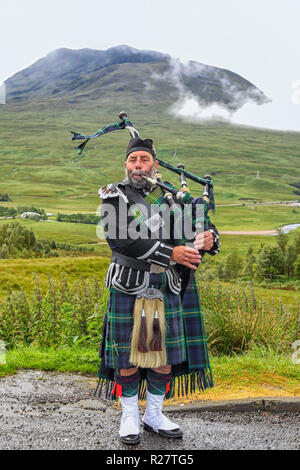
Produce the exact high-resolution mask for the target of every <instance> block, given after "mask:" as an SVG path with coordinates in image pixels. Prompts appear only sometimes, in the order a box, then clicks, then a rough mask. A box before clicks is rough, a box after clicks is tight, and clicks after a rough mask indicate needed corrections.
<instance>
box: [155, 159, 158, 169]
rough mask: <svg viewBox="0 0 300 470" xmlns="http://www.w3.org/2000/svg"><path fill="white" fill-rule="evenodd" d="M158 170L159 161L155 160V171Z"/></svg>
mask: <svg viewBox="0 0 300 470" xmlns="http://www.w3.org/2000/svg"><path fill="white" fill-rule="evenodd" d="M157 168H158V161H157V160H155V169H156V170H157Z"/></svg>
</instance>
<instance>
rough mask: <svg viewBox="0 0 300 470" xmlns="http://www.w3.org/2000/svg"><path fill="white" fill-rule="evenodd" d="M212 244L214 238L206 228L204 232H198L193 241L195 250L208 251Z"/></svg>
mask: <svg viewBox="0 0 300 470" xmlns="http://www.w3.org/2000/svg"><path fill="white" fill-rule="evenodd" d="M213 244H214V238H213V236H212V233H211V232H209V231H208V230H207V231H206V232H202V233H198V234H197V235H196V238H195V241H194V248H195V249H196V250H206V251H209V250H211V249H212V247H213Z"/></svg>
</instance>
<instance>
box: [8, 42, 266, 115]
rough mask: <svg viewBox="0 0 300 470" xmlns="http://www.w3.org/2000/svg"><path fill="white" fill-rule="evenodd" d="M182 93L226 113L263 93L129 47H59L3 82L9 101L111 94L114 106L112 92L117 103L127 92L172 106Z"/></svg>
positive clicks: (215, 72)
mask: <svg viewBox="0 0 300 470" xmlns="http://www.w3.org/2000/svg"><path fill="white" fill-rule="evenodd" d="M182 89H184V90H185V92H186V93H192V94H193V95H194V96H195V97H197V99H199V100H201V102H203V103H204V104H205V103H206V104H211V103H218V104H220V105H221V106H224V107H228V108H230V109H238V107H240V106H241V104H244V103H245V102H246V101H247V100H248V99H252V100H254V101H256V102H258V103H262V102H265V100H266V97H265V95H264V94H263V92H261V91H260V90H258V89H257V88H256V87H255V86H254V85H253V84H252V83H250V82H249V81H247V80H246V79H244V78H243V77H241V76H239V75H237V74H236V73H234V72H231V71H228V70H224V69H219V68H217V67H213V66H209V65H205V64H200V63H198V62H195V61H193V62H189V63H188V64H182V63H181V62H180V61H179V59H177V60H175V59H173V58H171V56H169V55H168V54H164V53H162V52H157V51H151V50H140V49H136V48H134V47H131V46H128V45H127V44H121V45H118V46H113V47H110V48H109V49H107V50H97V49H89V48H85V49H68V48H65V47H63V48H59V49H56V50H54V51H51V52H49V53H48V54H47V55H46V56H45V57H43V58H41V59H39V60H38V61H37V62H35V63H34V64H32V65H31V66H30V67H28V68H26V69H24V70H22V71H21V72H18V73H17V74H15V75H13V76H12V77H11V78H9V79H8V80H6V91H7V103H9V102H13V101H25V100H26V101H27V100H34V99H43V100H44V99H47V98H56V97H59V98H60V99H61V98H63V97H68V96H70V95H72V96H74V95H76V96H77V97H78V98H77V99H80V97H81V95H82V97H84V98H85V99H88V97H89V96H90V97H91V98H92V99H93V100H95V98H96V99H97V100H101V97H103V96H105V97H106V100H107V98H108V97H109V96H111V102H114V100H115V97H116V93H117V94H118V98H119V99H122V93H123V94H124V93H125V95H126V94H128V93H131V94H132V96H136V94H138V95H139V97H140V98H141V97H142V98H143V99H145V100H146V102H153V101H155V100H159V101H161V100H162V99H163V100H164V101H166V102H167V101H168V102H171V101H172V100H174V99H178V94H180V93H182ZM147 93H148V94H147ZM237 95H238V101H237V99H236V96H237ZM126 97H127V95H126Z"/></svg>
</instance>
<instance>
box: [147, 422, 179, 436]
mask: <svg viewBox="0 0 300 470" xmlns="http://www.w3.org/2000/svg"><path fill="white" fill-rule="evenodd" d="M143 426H144V429H145V431H148V432H155V433H156V434H158V435H159V436H161V437H166V438H167V439H181V438H182V436H183V432H182V430H181V429H180V428H176V429H170V430H168V431H167V430H166V429H159V430H158V431H157V432H156V431H154V429H153V428H151V426H149V424H146V423H143Z"/></svg>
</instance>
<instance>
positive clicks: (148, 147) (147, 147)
mask: <svg viewBox="0 0 300 470" xmlns="http://www.w3.org/2000/svg"><path fill="white" fill-rule="evenodd" d="M139 150H143V151H145V152H149V153H151V155H152V156H153V157H154V158H155V157H156V153H155V148H154V145H153V140H152V139H145V140H143V139H138V138H135V139H130V141H129V144H128V147H127V150H126V159H127V157H128V156H129V155H130V154H131V153H132V152H137V151H139Z"/></svg>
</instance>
